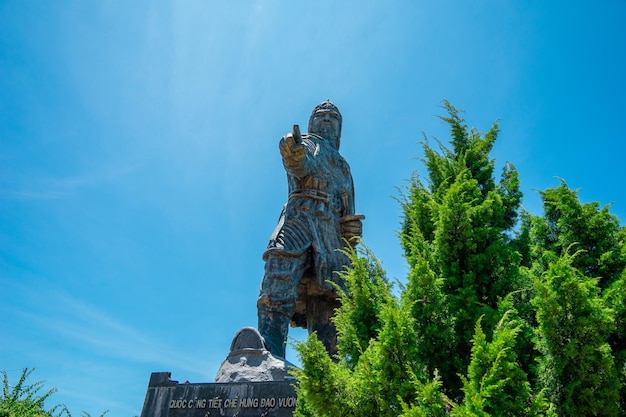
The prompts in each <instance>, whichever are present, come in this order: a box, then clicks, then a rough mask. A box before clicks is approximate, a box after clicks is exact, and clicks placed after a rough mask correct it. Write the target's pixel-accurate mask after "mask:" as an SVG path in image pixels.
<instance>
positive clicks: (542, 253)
mask: <svg viewBox="0 0 626 417" xmlns="http://www.w3.org/2000/svg"><path fill="white" fill-rule="evenodd" d="M541 196H542V199H543V204H544V214H543V216H532V215H527V218H528V221H527V222H526V223H527V224H528V226H529V242H530V243H531V245H530V255H531V259H532V261H533V263H532V268H531V275H534V276H535V278H536V279H538V282H539V283H541V282H543V280H542V279H540V278H541V277H542V276H545V272H546V270H548V269H549V268H550V265H553V264H555V263H557V262H564V261H563V260H561V258H562V257H565V258H566V259H568V262H569V265H570V268H572V269H574V270H575V272H572V274H576V276H578V277H581V278H580V279H581V280H582V281H585V282H587V281H589V280H592V281H593V280H595V281H594V282H595V283H596V285H597V287H598V288H597V290H593V291H588V292H587V293H585V294H588V295H583V296H581V297H587V296H588V297H591V299H592V300H593V303H595V304H596V305H597V308H598V309H601V310H602V311H604V314H605V316H606V319H607V320H609V321H610V322H612V323H613V324H614V325H610V326H609V327H610V330H605V332H604V333H600V334H598V335H597V336H598V337H602V338H604V339H603V340H604V341H606V342H608V347H610V352H607V353H606V354H607V355H611V356H612V357H613V359H614V369H615V372H616V373H617V375H618V378H619V380H620V385H621V389H620V394H619V397H620V405H619V408H620V412H619V413H620V415H626V330H625V329H626V327H625V325H626V228H624V227H623V226H621V225H620V223H619V220H618V218H617V217H615V216H614V215H612V214H611V213H610V212H609V206H604V207H602V208H601V207H600V204H599V203H597V202H593V203H585V204H582V203H581V202H580V200H579V197H578V192H577V191H576V190H572V189H570V188H569V187H568V185H567V184H566V183H565V181H563V180H561V184H560V185H559V186H558V187H554V188H550V189H547V190H545V191H543V192H542V193H541ZM574 251H575V252H576V256H570V255H568V253H569V252H574ZM579 284H580V285H582V283H579ZM540 285H541V284H540ZM561 297H566V295H565V294H562V295H561ZM537 302H538V301H537ZM539 313H540V312H539V311H538V312H537V314H539ZM583 325H584V326H589V325H591V326H596V325H597V323H595V322H593V321H592V320H586V321H585V323H584V324H583ZM583 325H581V326H583ZM605 329H606V328H605ZM541 330H542V327H541V326H540V327H539V331H540V332H541ZM606 332H608V333H606ZM593 343H598V340H597V339H594V341H593ZM604 348H605V347H603V349H604ZM544 349H545V346H544ZM542 360H543V361H544V362H545V358H544V359H542ZM543 373H544V375H543V376H544V377H545V376H546V375H545V371H543ZM544 379H545V378H544Z"/></svg>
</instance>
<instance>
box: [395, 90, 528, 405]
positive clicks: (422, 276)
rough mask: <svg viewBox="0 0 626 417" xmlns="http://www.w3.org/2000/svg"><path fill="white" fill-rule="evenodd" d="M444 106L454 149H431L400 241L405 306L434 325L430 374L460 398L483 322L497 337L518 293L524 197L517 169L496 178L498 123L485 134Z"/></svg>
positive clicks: (429, 332) (409, 198)
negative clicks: (405, 266)
mask: <svg viewBox="0 0 626 417" xmlns="http://www.w3.org/2000/svg"><path fill="white" fill-rule="evenodd" d="M444 108H445V110H446V111H447V112H448V115H447V116H444V117H441V119H442V120H443V121H444V122H446V123H447V124H448V125H449V126H450V133H451V140H450V143H451V145H452V149H448V148H446V147H445V146H443V145H440V152H437V151H436V150H435V149H433V148H432V147H431V146H430V145H429V144H428V141H426V142H425V143H424V145H423V147H424V154H425V159H424V163H425V165H426V168H427V170H428V181H427V185H425V184H424V183H423V182H422V181H421V180H420V178H419V177H418V176H417V175H414V176H413V177H412V178H411V181H410V184H409V185H408V187H407V192H406V193H405V194H406V195H405V197H404V200H403V201H402V205H403V209H404V221H403V227H402V230H401V232H400V239H401V243H402V246H403V248H404V252H405V256H406V258H407V260H408V262H409V266H410V268H411V273H410V274H409V280H408V281H409V282H408V284H407V292H406V293H405V296H406V297H405V298H406V301H405V302H407V303H409V304H413V306H414V308H413V309H412V312H413V315H414V319H415V322H416V323H418V325H422V324H424V323H426V324H427V325H426V326H423V327H422V328H418V329H417V331H418V332H419V333H420V334H419V337H424V338H426V339H427V340H428V343H429V344H428V346H429V347H428V348H427V349H429V350H430V351H432V352H434V354H432V355H426V357H425V358H424V360H425V361H426V362H425V363H426V365H427V369H428V371H429V372H431V373H432V371H433V369H435V368H436V369H439V370H440V372H441V378H442V382H443V386H444V389H445V390H446V392H448V393H449V394H450V395H451V396H452V397H453V398H456V399H458V398H460V396H461V395H462V393H461V391H460V388H461V381H460V379H459V378H458V376H457V375H458V374H461V373H463V372H464V371H465V370H466V369H467V366H468V364H469V360H470V346H471V345H470V340H471V339H472V336H473V334H474V326H475V323H476V321H477V320H478V318H479V317H481V316H484V324H485V326H486V329H487V331H489V332H490V331H492V330H493V328H494V326H495V324H496V323H497V320H498V317H499V315H500V314H499V313H498V311H497V304H498V300H499V299H500V298H503V297H505V296H506V295H507V294H509V293H510V292H513V291H515V290H518V289H519V285H520V278H521V276H520V274H519V265H520V262H521V256H520V254H519V253H518V251H517V248H516V247H515V245H514V242H513V239H512V237H511V236H513V235H514V233H513V227H514V226H515V225H516V223H517V220H518V209H519V205H520V201H521V197H522V193H521V192H520V190H519V180H518V175H517V171H516V170H515V168H514V167H513V166H512V165H510V164H506V165H505V166H504V169H503V171H502V174H501V176H500V180H499V181H498V182H496V179H495V178H494V171H495V161H494V160H493V159H490V153H491V150H492V148H493V144H494V142H495V141H496V139H497V136H498V133H499V126H498V124H497V123H494V124H493V126H492V127H491V129H490V130H489V131H488V132H487V133H485V134H484V135H483V134H481V133H480V132H478V131H477V130H476V129H474V128H472V129H469V128H468V127H467V125H465V123H464V120H463V119H462V118H461V117H460V112H459V111H458V110H457V109H456V108H454V107H453V106H452V105H451V104H450V103H448V102H444ZM424 292H429V293H430V294H429V295H430V297H427V296H425V294H424ZM446 328H448V329H450V330H449V331H446Z"/></svg>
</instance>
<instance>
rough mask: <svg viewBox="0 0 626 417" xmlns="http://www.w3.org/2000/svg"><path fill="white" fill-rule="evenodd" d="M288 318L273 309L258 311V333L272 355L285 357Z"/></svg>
mask: <svg viewBox="0 0 626 417" xmlns="http://www.w3.org/2000/svg"><path fill="white" fill-rule="evenodd" d="M290 320H291V319H290V318H289V317H287V316H286V315H284V314H282V313H279V312H275V311H264V312H259V333H261V336H263V338H264V339H265V345H266V346H267V348H268V349H269V351H270V352H271V354H272V355H274V356H278V357H280V358H282V359H285V347H286V345H285V343H286V342H287V332H288V328H289V322H290Z"/></svg>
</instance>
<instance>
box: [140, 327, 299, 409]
mask: <svg viewBox="0 0 626 417" xmlns="http://www.w3.org/2000/svg"><path fill="white" fill-rule="evenodd" d="M290 366H292V365H291V364H289V363H288V362H286V361H285V360H284V359H282V358H276V357H274V356H272V354H271V353H270V352H269V351H268V350H267V347H266V346H265V342H264V340H263V338H262V337H261V335H260V334H259V332H258V331H257V330H256V329H254V328H251V327H245V328H243V329H241V330H240V331H239V332H238V333H237V335H236V336H235V338H234V339H233V342H232V344H231V347H230V353H229V354H228V356H227V357H226V359H224V361H223V362H222V365H221V366H220V369H219V370H218V372H217V376H216V378H215V382H214V383H189V382H184V383H182V384H181V383H178V381H172V379H171V373H170V372H154V373H152V375H151V377H150V382H149V384H148V392H147V393H146V399H145V401H144V405H143V409H142V411H141V417H211V416H220V417H292V416H293V412H294V410H295V408H296V405H297V398H296V392H295V388H294V384H295V382H296V380H295V379H294V378H293V377H292V376H290V375H289V373H288V368H289V367H290Z"/></svg>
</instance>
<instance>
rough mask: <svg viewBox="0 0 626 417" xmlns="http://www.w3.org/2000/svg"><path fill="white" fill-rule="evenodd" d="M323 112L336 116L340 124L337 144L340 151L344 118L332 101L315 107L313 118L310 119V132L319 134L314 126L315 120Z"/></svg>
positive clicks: (312, 113)
mask: <svg viewBox="0 0 626 417" xmlns="http://www.w3.org/2000/svg"><path fill="white" fill-rule="evenodd" d="M322 111H323V112H327V113H332V114H334V116H335V118H336V119H337V121H338V122H339V123H338V129H337V137H336V144H335V145H336V148H337V149H339V140H340V139H341V125H342V116H341V113H340V112H339V109H338V108H337V106H335V105H334V104H333V103H332V102H331V101H330V100H326V101H324V102H322V103H320V104H318V105H317V106H315V108H314V109H313V111H312V112H311V117H310V118H309V132H311V133H318V132H316V127H315V126H314V124H313V120H314V119H315V116H316V114H317V113H318V112H322Z"/></svg>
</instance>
